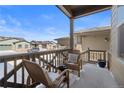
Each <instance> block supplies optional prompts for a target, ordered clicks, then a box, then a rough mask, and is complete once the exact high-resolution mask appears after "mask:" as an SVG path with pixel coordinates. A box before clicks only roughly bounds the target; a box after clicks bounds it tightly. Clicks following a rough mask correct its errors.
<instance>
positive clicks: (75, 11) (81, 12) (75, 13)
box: [57, 5, 112, 18]
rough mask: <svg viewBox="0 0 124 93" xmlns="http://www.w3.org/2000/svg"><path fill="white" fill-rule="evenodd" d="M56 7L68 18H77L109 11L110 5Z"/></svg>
mask: <svg viewBox="0 0 124 93" xmlns="http://www.w3.org/2000/svg"><path fill="white" fill-rule="evenodd" d="M57 7H58V8H59V9H60V10H61V11H62V12H63V13H64V14H65V15H67V16H68V17H69V18H78V17H81V16H86V15H90V14H93V13H96V12H100V11H103V10H107V9H111V7H112V5H57Z"/></svg>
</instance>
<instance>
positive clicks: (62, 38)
mask: <svg viewBox="0 0 124 93" xmlns="http://www.w3.org/2000/svg"><path fill="white" fill-rule="evenodd" d="M65 39H66V40H67V39H70V38H69V37H61V38H56V39H54V40H56V41H57V40H65Z"/></svg>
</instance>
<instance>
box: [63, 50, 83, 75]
mask: <svg viewBox="0 0 124 93" xmlns="http://www.w3.org/2000/svg"><path fill="white" fill-rule="evenodd" d="M64 64H65V65H66V66H67V68H68V69H71V70H75V71H77V72H78V77H80V69H82V61H81V58H80V51H78V50H71V51H69V53H68V57H66V58H65V60H64Z"/></svg>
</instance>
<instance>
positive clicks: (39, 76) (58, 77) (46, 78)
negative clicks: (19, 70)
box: [23, 59, 69, 88]
mask: <svg viewBox="0 0 124 93" xmlns="http://www.w3.org/2000/svg"><path fill="white" fill-rule="evenodd" d="M23 65H24V67H25V68H26V70H27V72H28V73H29V76H30V77H31V79H32V81H33V82H34V83H33V84H35V83H36V84H37V83H38V84H39V83H42V84H43V85H44V86H45V87H47V88H58V87H61V85H62V84H67V87H69V71H68V69H66V70H64V71H63V72H62V73H60V74H57V73H52V72H51V73H48V72H47V71H46V70H45V69H43V68H41V67H40V66H39V65H38V64H36V63H35V62H30V61H29V60H25V59H24V60H23ZM65 73H66V75H65ZM50 75H54V78H52V76H50Z"/></svg>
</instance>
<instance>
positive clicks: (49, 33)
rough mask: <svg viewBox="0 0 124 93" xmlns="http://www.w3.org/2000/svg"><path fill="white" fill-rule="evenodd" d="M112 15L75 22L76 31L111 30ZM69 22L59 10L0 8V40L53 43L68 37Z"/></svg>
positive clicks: (95, 15) (101, 13)
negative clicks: (103, 28) (107, 28)
mask: <svg viewBox="0 0 124 93" xmlns="http://www.w3.org/2000/svg"><path fill="white" fill-rule="evenodd" d="M110 22H111V11H110V10H107V11H103V12H100V13H97V14H93V15H90V16H86V17H82V18H78V19H76V20H75V21H74V24H75V26H74V31H75V32H76V31H79V30H81V29H87V28H93V27H101V26H108V25H110ZM69 29H70V28H69V19H68V17H67V16H65V15H64V14H63V13H62V12H61V11H60V10H59V9H58V8H57V7H56V6H53V5H39V6H38V5H33V6H29V5H27V6H4V5H3V6H0V36H10V37H20V38H25V39H26V40H28V41H31V40H54V39H56V38H60V37H65V36H69V32H70V31H69Z"/></svg>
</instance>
